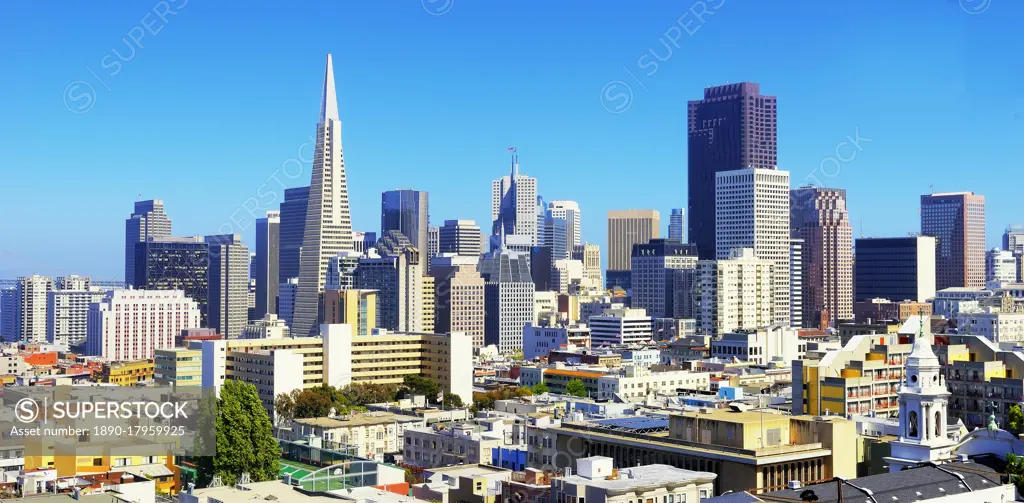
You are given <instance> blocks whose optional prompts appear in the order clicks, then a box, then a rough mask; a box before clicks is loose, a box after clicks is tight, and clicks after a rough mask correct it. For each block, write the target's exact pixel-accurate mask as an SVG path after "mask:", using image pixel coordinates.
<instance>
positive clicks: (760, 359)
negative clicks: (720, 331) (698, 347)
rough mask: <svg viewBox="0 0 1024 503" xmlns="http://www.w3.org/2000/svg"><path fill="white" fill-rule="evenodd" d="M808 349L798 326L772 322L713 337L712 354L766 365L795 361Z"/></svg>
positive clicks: (788, 363)
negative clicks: (763, 325) (796, 327)
mask: <svg viewBox="0 0 1024 503" xmlns="http://www.w3.org/2000/svg"><path fill="white" fill-rule="evenodd" d="M806 352H807V345H806V343H804V342H801V341H800V337H799V336H798V335H797V330H796V329H794V328H791V327H787V326H784V325H772V326H770V327H766V328H760V329H757V330H755V331H750V332H734V333H728V334H725V335H723V336H722V338H721V339H718V340H713V341H711V356H712V357H714V358H722V359H724V360H731V359H732V358H736V359H738V360H742V361H748V362H753V363H756V364H758V365H765V364H767V363H769V362H771V361H779V362H783V363H784V364H785V365H787V366H788V365H792V363H793V360H799V359H802V358H803V357H804V354H805V353H806Z"/></svg>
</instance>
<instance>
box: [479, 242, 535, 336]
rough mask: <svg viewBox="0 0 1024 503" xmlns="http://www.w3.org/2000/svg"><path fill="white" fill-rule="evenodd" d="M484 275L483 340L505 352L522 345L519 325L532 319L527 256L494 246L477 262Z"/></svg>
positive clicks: (531, 291) (521, 326)
mask: <svg viewBox="0 0 1024 503" xmlns="http://www.w3.org/2000/svg"><path fill="white" fill-rule="evenodd" d="M480 275H481V276H483V278H484V281H485V283H484V303H485V306H486V309H485V313H484V344H487V345H491V344H494V345H496V346H497V347H498V351H500V352H502V353H505V354H509V353H513V352H515V351H521V350H522V349H523V327H524V326H526V324H527V323H533V311H534V307H535V306H534V298H533V293H534V285H533V278H532V277H531V276H530V259H529V256H528V255H526V254H524V253H522V252H515V251H509V250H496V251H493V252H491V253H490V254H489V255H488V256H486V257H484V259H483V260H482V261H481V262H480Z"/></svg>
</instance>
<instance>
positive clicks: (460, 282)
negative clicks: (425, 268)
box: [430, 253, 485, 348]
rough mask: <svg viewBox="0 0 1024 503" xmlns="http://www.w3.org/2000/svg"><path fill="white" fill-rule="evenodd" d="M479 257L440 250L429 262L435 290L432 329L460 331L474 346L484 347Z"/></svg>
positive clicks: (483, 310) (443, 332) (442, 331)
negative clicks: (478, 268)
mask: <svg viewBox="0 0 1024 503" xmlns="http://www.w3.org/2000/svg"><path fill="white" fill-rule="evenodd" d="M478 260H479V258H478V257H476V256H472V257H464V256H461V255H456V254H451V253H443V254H441V255H439V256H437V257H434V260H433V262H432V263H431V264H430V274H431V276H433V277H434V292H435V294H434V299H435V311H434V312H435V314H436V316H435V318H434V331H435V332H436V333H440V334H445V333H455V332H462V333H464V334H466V335H468V336H469V337H470V338H471V339H472V340H473V347H474V348H482V347H484V312H485V296H484V278H483V277H482V276H480V273H479V272H478V271H477V261H478Z"/></svg>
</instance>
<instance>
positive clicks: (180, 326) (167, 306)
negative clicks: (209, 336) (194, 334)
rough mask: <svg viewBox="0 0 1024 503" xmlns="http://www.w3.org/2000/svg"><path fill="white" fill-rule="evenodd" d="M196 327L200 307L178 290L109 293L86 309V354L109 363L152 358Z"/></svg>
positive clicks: (114, 291)
mask: <svg viewBox="0 0 1024 503" xmlns="http://www.w3.org/2000/svg"><path fill="white" fill-rule="evenodd" d="M199 326H200V325H199V304H197V303H196V302H195V301H194V300H192V299H190V298H188V297H186V296H185V292H183V291H181V290H111V291H109V292H107V293H106V295H104V297H103V299H102V300H101V301H100V302H98V303H95V304H91V305H90V306H89V317H88V328H87V335H86V353H87V354H89V355H91V356H100V357H103V358H105V359H107V360H109V361H111V362H117V361H129V360H142V359H147V358H153V357H154V355H155V353H156V350H157V349H167V348H173V347H174V338H175V336H177V335H178V334H180V333H181V332H182V330H185V329H186V328H198V327H199Z"/></svg>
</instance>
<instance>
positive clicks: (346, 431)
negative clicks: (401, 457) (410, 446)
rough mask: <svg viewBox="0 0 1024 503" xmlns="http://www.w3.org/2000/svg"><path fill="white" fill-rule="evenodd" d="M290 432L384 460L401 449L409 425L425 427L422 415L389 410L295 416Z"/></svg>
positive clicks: (331, 446) (337, 449)
mask: <svg viewBox="0 0 1024 503" xmlns="http://www.w3.org/2000/svg"><path fill="white" fill-rule="evenodd" d="M291 426H292V427H291V431H290V432H289V433H288V435H289V436H290V437H291V439H292V440H293V441H294V440H303V439H306V438H308V437H310V436H313V437H317V438H320V440H321V441H322V445H323V446H324V447H326V448H329V449H332V450H336V451H341V452H345V453H348V454H351V455H354V456H358V457H360V458H364V459H372V460H374V461H377V462H384V455H385V454H394V453H399V452H402V436H403V435H404V434H405V430H406V429H409V428H423V427H425V426H426V421H425V420H424V419H423V418H422V417H416V416H404V415H399V414H392V413H390V412H367V413H363V414H354V415H350V416H345V417H340V418H330V417H315V418H308V419H293V420H292V425H291Z"/></svg>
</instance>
